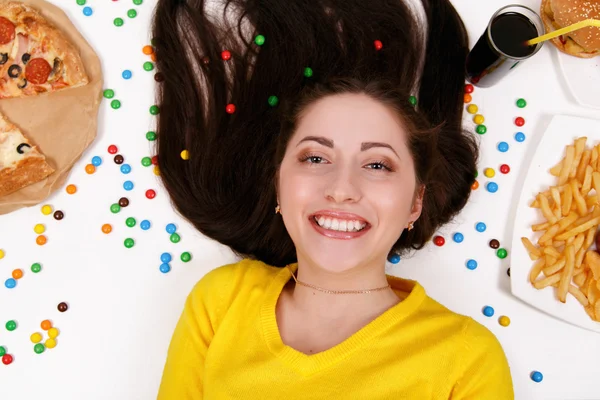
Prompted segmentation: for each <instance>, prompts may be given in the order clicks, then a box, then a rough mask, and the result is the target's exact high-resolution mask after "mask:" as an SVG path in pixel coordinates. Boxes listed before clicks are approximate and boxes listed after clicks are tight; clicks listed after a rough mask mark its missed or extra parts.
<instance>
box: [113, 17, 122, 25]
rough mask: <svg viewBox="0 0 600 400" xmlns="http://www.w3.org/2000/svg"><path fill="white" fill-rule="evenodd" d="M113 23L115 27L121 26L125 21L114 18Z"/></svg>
mask: <svg viewBox="0 0 600 400" xmlns="http://www.w3.org/2000/svg"><path fill="white" fill-rule="evenodd" d="M113 23H114V24H115V26H123V24H124V23H125V21H123V18H115V20H114V21H113Z"/></svg>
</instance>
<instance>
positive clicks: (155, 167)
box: [154, 165, 160, 176]
mask: <svg viewBox="0 0 600 400" xmlns="http://www.w3.org/2000/svg"><path fill="white" fill-rule="evenodd" d="M154 175H156V176H159V175H160V170H159V169H158V165H155V166H154Z"/></svg>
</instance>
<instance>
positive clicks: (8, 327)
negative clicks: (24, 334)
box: [4, 319, 17, 332]
mask: <svg viewBox="0 0 600 400" xmlns="http://www.w3.org/2000/svg"><path fill="white" fill-rule="evenodd" d="M4 326H5V327H6V330H7V331H9V332H12V331H14V330H15V329H17V323H16V322H15V321H14V320H12V319H11V320H10V321H8V322H6V324H5V325H4Z"/></svg>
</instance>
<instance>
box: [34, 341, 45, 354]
mask: <svg viewBox="0 0 600 400" xmlns="http://www.w3.org/2000/svg"><path fill="white" fill-rule="evenodd" d="M44 350H46V348H45V347H44V345H43V344H41V343H38V344H36V345H35V346H33V351H35V352H36V353H37V354H42V353H43V352H44Z"/></svg>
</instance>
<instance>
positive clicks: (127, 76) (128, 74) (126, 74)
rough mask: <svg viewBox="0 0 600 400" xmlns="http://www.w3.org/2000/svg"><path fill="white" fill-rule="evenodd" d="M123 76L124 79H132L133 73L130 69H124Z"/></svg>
mask: <svg viewBox="0 0 600 400" xmlns="http://www.w3.org/2000/svg"><path fill="white" fill-rule="evenodd" d="M121 76H122V77H123V79H131V76H132V73H131V71H130V70H128V69H126V70H124V71H123V73H122V74H121Z"/></svg>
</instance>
